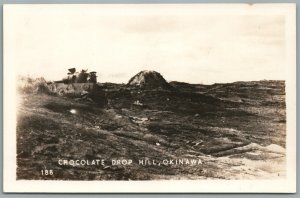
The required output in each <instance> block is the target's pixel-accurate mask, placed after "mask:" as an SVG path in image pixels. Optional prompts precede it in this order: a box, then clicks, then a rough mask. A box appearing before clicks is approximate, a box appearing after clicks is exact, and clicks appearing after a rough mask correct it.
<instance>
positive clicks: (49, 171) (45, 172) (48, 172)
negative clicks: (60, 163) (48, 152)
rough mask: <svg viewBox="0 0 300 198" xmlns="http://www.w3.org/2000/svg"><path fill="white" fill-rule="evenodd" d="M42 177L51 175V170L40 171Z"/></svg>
mask: <svg viewBox="0 0 300 198" xmlns="http://www.w3.org/2000/svg"><path fill="white" fill-rule="evenodd" d="M41 172H42V175H53V170H41Z"/></svg>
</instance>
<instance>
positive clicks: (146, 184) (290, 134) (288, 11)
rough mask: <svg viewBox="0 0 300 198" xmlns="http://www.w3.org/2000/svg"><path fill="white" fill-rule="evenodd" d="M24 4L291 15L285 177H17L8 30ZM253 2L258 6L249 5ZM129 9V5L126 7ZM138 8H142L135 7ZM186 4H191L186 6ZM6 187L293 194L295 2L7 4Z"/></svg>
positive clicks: (288, 18)
mask: <svg viewBox="0 0 300 198" xmlns="http://www.w3.org/2000/svg"><path fill="white" fill-rule="evenodd" d="M22 6H41V7H44V6H59V7H61V6H73V7H74V9H79V8H80V9H84V8H86V7H90V6H92V7H93V8H95V7H96V8H97V6H104V7H106V8H107V9H106V10H107V12H104V13H103V14H110V13H112V12H117V13H122V14H128V15H130V14H131V13H132V12H131V11H133V10H134V11H137V12H139V11H140V12H141V14H145V15H147V14H151V13H153V12H167V13H169V14H174V13H177V12H178V11H179V10H180V12H181V13H182V12H186V13H187V14H193V13H196V12H197V13H198V14H199V12H201V13H203V14H205V15H208V14H211V15H219V14H226V13H227V14H229V13H230V14H240V15H246V14H260V15H268V14H272V15H273V14H278V15H284V16H285V19H286V52H287V54H286V57H287V59H286V65H287V68H286V74H287V76H286V93H287V94H286V101H287V103H286V104H287V146H286V150H287V177H286V179H282V180H198V181H197V180H196V181H194V180H189V181H187V180H171V181H170V180H162V181H161V180H160V181H25V180H23V181H17V180H16V114H15V112H16V104H17V99H16V90H15V87H16V81H15V78H14V76H15V74H16V71H15V68H13V67H11V65H13V64H12V62H11V61H12V60H13V54H10V53H7V52H9V51H10V50H9V47H10V45H9V43H8V41H9V40H10V39H12V38H10V35H8V34H7V32H6V30H7V29H8V28H9V26H10V25H13V24H12V22H11V21H10V18H9V13H10V12H16V11H17V10H18V8H20V7H22ZM249 6H250V7H252V8H253V9H249ZM124 8H126V9H124ZM136 8H138V9H136ZM185 8H187V9H185ZM3 27H4V33H3V35H4V39H3V42H4V45H3V46H4V55H3V57H4V74H3V76H4V93H3V97H4V105H3V106H4V116H3V124H4V138H3V141H4V150H3V156H4V166H3V173H4V176H3V185H4V186H3V190H4V192H43V193H45V192H56V193H58V192H69V193H78V192H80V193H97V192H102V193H107V192H111V193H118V192H136V193H138V192H142V193H147V192H166V193H169V192H213V193H221V192H243V193H246V192H250V193H258V192H263V193H268V192H272V193H276V192H277V193H293V192H296V5H295V4H255V5H248V4H156V5H155V4H137V5H132V4H126V5H121V4H117V5H110V4H104V5H86V4H83V5H78V4H77V5H63V4H60V5H58V4H56V5H55V4H54V5H53V4H51V5H20V4H19V5H4V7H3ZM9 61H10V62H9Z"/></svg>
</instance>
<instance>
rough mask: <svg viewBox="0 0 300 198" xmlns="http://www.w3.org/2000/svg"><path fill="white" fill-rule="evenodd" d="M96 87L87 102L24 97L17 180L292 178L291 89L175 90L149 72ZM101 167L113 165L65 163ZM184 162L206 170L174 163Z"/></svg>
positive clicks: (266, 85)
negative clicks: (288, 150) (288, 144)
mask: <svg viewBox="0 0 300 198" xmlns="http://www.w3.org/2000/svg"><path fill="white" fill-rule="evenodd" d="M98 87H99V89H98V91H99V92H101V94H98V95H97V94H96V96H95V95H90V96H89V97H87V96H85V97H80V98H78V97H77V98H72V97H67V96H57V95H55V94H50V93H47V92H45V91H43V92H39V91H38V92H32V91H26V92H25V91H22V90H19V92H20V94H19V97H20V99H21V101H22V102H21V104H20V105H19V107H18V121H17V163H18V168H17V178H18V179H58V180H61V179H62V180H150V179H151V180H153V179H276V178H281V177H285V174H286V167H285V163H286V160H285V137H286V130H285V128H286V119H285V118H286V115H285V83H284V81H255V82H235V83H228V84H213V85H201V84H188V83H182V82H170V83H167V81H165V80H164V79H163V77H162V76H161V75H160V74H159V73H157V72H141V73H139V74H137V75H136V76H134V77H133V78H132V79H131V80H130V81H129V83H128V84H113V83H104V84H100V83H99V84H98ZM39 90H40V89H39ZM103 97H105V99H103ZM99 101H100V102H99ZM103 101H105V102H103ZM96 159H99V160H101V159H103V160H105V164H103V165H102V164H101V165H79V166H73V165H70V164H68V165H66V164H65V165H61V164H59V160H65V161H67V162H68V163H69V162H70V160H85V161H84V162H86V163H87V161H89V162H92V161H93V160H96ZM183 159H184V160H187V159H188V160H197V162H198V161H199V160H200V161H201V163H200V164H194V165H191V164H186V163H184V164H176V162H178V160H183ZM112 160H115V161H112ZM117 160H120V161H122V160H123V161H122V162H123V163H124V164H122V163H121V164H114V162H116V161H117ZM130 160H131V161H132V163H130V162H131V161H130ZM139 160H144V161H143V162H145V163H146V160H149V161H147V162H149V163H148V164H146V165H144V164H139ZM176 160H177V161H176ZM60 162H62V161H60ZM190 162H191V161H190ZM126 163H127V164H126ZM45 170H52V171H53V174H51V175H50V174H49V175H45V172H42V171H45Z"/></svg>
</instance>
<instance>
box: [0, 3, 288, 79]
mask: <svg viewBox="0 0 300 198" xmlns="http://www.w3.org/2000/svg"><path fill="white" fill-rule="evenodd" d="M215 10H217V11H218V12H216V11H215ZM270 10H271V11H270ZM275 10H276V9H275ZM223 11H224V12H223ZM285 36H286V35H285V17H284V15H281V14H280V12H279V13H278V12H272V9H261V8H258V9H257V7H256V6H252V7H251V6H248V7H247V6H231V7H230V6H226V7H221V8H220V7H213V6H207V7H205V6H198V7H197V6H186V5H185V6H180V5H177V6H170V5H169V6H168V5H151V6H150V5H138V6H137V5H123V6H121V5H118V6H113V5H90V6H88V5H73V6H70V5H69V6H68V5H64V6H62V5H52V6H50V5H44V6H41V5H40V6H37V5H32V6H29V5H26V6H21V5H20V6H15V7H13V6H11V7H5V9H4V47H5V49H4V53H5V54H4V55H5V56H4V59H6V60H5V61H6V62H5V64H9V65H11V66H13V67H15V68H17V70H18V74H21V75H30V76H43V77H45V78H46V79H47V80H60V79H62V78H63V77H65V76H66V74H67V72H68V71H67V69H68V68H72V67H76V68H77V69H78V70H81V69H89V71H97V72H98V76H99V77H98V81H99V82H115V83H127V82H128V80H129V79H130V78H131V77H132V76H133V75H135V74H136V73H138V72H139V71H141V70H155V71H157V72H160V73H161V74H162V75H163V76H164V77H165V79H166V80H167V81H182V82H189V83H204V84H211V83H217V82H234V81H249V80H263V79H268V80H279V79H280V80H284V79H285V67H286V37H285Z"/></svg>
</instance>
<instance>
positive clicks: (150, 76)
mask: <svg viewBox="0 0 300 198" xmlns="http://www.w3.org/2000/svg"><path fill="white" fill-rule="evenodd" d="M127 85H129V86H136V87H140V88H163V89H169V88H171V85H169V83H167V81H166V80H165V79H164V77H163V76H162V75H161V74H160V73H158V72H156V71H148V70H145V71H141V72H139V73H138V74H136V75H135V76H133V77H132V78H131V79H130V80H129V82H128V84H127Z"/></svg>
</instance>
